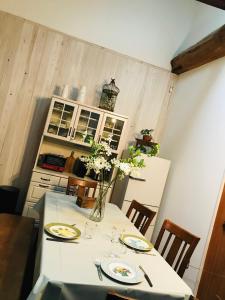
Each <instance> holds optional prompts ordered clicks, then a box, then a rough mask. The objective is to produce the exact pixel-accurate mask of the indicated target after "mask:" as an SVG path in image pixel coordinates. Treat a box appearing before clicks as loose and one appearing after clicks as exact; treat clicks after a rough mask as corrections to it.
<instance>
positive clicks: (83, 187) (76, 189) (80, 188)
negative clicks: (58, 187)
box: [66, 177, 97, 198]
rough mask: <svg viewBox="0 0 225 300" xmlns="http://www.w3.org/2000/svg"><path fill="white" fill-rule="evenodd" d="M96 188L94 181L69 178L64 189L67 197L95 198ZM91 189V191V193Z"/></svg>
mask: <svg viewBox="0 0 225 300" xmlns="http://www.w3.org/2000/svg"><path fill="white" fill-rule="evenodd" d="M96 187H97V182H96V181H88V180H82V179H79V178H75V177H69V178H68V184H67V189H66V194H67V195H72V196H74V195H75V196H77V197H78V198H79V197H81V198H82V197H84V196H85V197H88V196H90V197H93V198H94V196H95V192H96ZM91 189H92V191H91Z"/></svg>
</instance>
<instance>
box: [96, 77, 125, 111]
mask: <svg viewBox="0 0 225 300" xmlns="http://www.w3.org/2000/svg"><path fill="white" fill-rule="evenodd" d="M119 92H120V90H119V88H118V87H117V86H116V84H115V79H111V82H110V83H109V84H104V85H103V89H102V95H101V99H100V103H99V107H100V108H103V109H106V110H109V111H114V107H115V104H116V97H117V95H118V94H119Z"/></svg>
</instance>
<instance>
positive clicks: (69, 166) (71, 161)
mask: <svg viewBox="0 0 225 300" xmlns="http://www.w3.org/2000/svg"><path fill="white" fill-rule="evenodd" d="M74 163H75V158H74V151H71V154H70V156H69V157H67V159H66V164H65V170H64V171H65V172H69V173H72V172H73V166H74Z"/></svg>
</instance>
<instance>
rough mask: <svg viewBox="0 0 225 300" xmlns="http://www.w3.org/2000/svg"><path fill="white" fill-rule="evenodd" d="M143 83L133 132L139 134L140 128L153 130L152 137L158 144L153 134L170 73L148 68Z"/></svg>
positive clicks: (157, 138)
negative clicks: (140, 101) (142, 91)
mask: <svg viewBox="0 0 225 300" xmlns="http://www.w3.org/2000/svg"><path fill="white" fill-rule="evenodd" d="M145 82H146V84H145V89H144V94H143V100H142V105H141V110H140V112H139V114H138V116H137V118H138V119H137V123H136V128H135V131H136V132H140V130H141V129H142V128H154V129H155V132H154V134H153V137H154V138H155V140H157V141H159V142H160V139H159V137H157V136H156V135H155V133H156V129H157V128H156V126H157V122H158V118H159V117H160V113H161V107H162V105H163V101H164V97H165V94H166V92H167V87H168V83H169V82H170V72H169V71H165V70H164V71H163V70H160V69H152V68H149V69H148V73H147V75H146V78H145Z"/></svg>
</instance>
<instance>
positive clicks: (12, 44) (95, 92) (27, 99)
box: [0, 12, 170, 198]
mask: <svg viewBox="0 0 225 300" xmlns="http://www.w3.org/2000/svg"><path fill="white" fill-rule="evenodd" d="M2 24H4V26H3V25H2ZM0 25H2V26H0V46H1V47H0V104H1V108H2V109H1V111H0V125H1V128H2V127H3V130H2V131H0V149H2V152H0V184H15V185H17V186H19V187H20V188H21V189H22V194H21V195H22V196H21V197H22V198H23V196H24V195H25V192H26V188H27V185H28V182H29V178H30V174H31V170H32V167H33V164H34V161H35V156H36V153H37V150H38V145H39V141H40V138H41V134H42V131H43V128H44V123H45V119H46V115H47V111H48V107H49V104H50V98H51V96H52V94H53V93H54V92H55V93H56V94H58V95H61V93H62V88H63V85H64V84H69V85H70V87H71V94H70V96H71V98H73V97H74V98H75V97H76V94H77V88H79V87H80V86H81V85H85V86H86V87H87V96H86V99H85V103H86V104H90V105H95V106H98V104H99V99H100V95H101V91H102V85H103V83H105V82H109V80H110V79H111V77H115V78H116V83H117V85H118V87H119V88H120V93H119V95H118V99H117V103H116V108H115V112H118V113H121V114H124V115H128V116H129V120H130V125H129V128H128V134H127V136H126V138H127V141H129V140H133V138H134V134H135V131H136V130H137V128H139V127H143V126H144V124H146V126H147V127H151V126H153V125H154V126H157V127H158V126H160V124H158V122H157V121H158V118H159V116H160V114H161V112H162V106H163V105H164V103H166V102H165V101H164V102H163V99H164V97H165V93H167V89H165V86H167V85H168V83H169V81H170V76H169V71H166V70H162V69H159V68H156V67H153V66H151V65H149V64H147V63H144V62H141V61H138V60H136V59H133V58H130V57H128V56H125V55H122V54H119V53H116V52H114V51H112V50H108V49H105V48H103V47H100V46H97V45H93V44H90V43H88V42H85V41H81V40H79V39H76V38H74V37H70V36H68V35H65V34H62V33H59V32H57V31H54V30H51V29H49V28H47V27H44V26H42V25H38V24H36V23H33V22H30V21H26V20H24V19H22V18H19V17H16V16H12V15H10V14H7V13H3V12H0ZM8 58H9V60H8ZM75 87H76V90H75V89H74V88H75ZM10 91H13V95H10ZM163 113H164V114H165V111H164V112H163ZM138 115H140V118H139V119H138V118H137V117H138ZM146 118H147V119H146ZM144 119H146V121H144Z"/></svg>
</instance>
